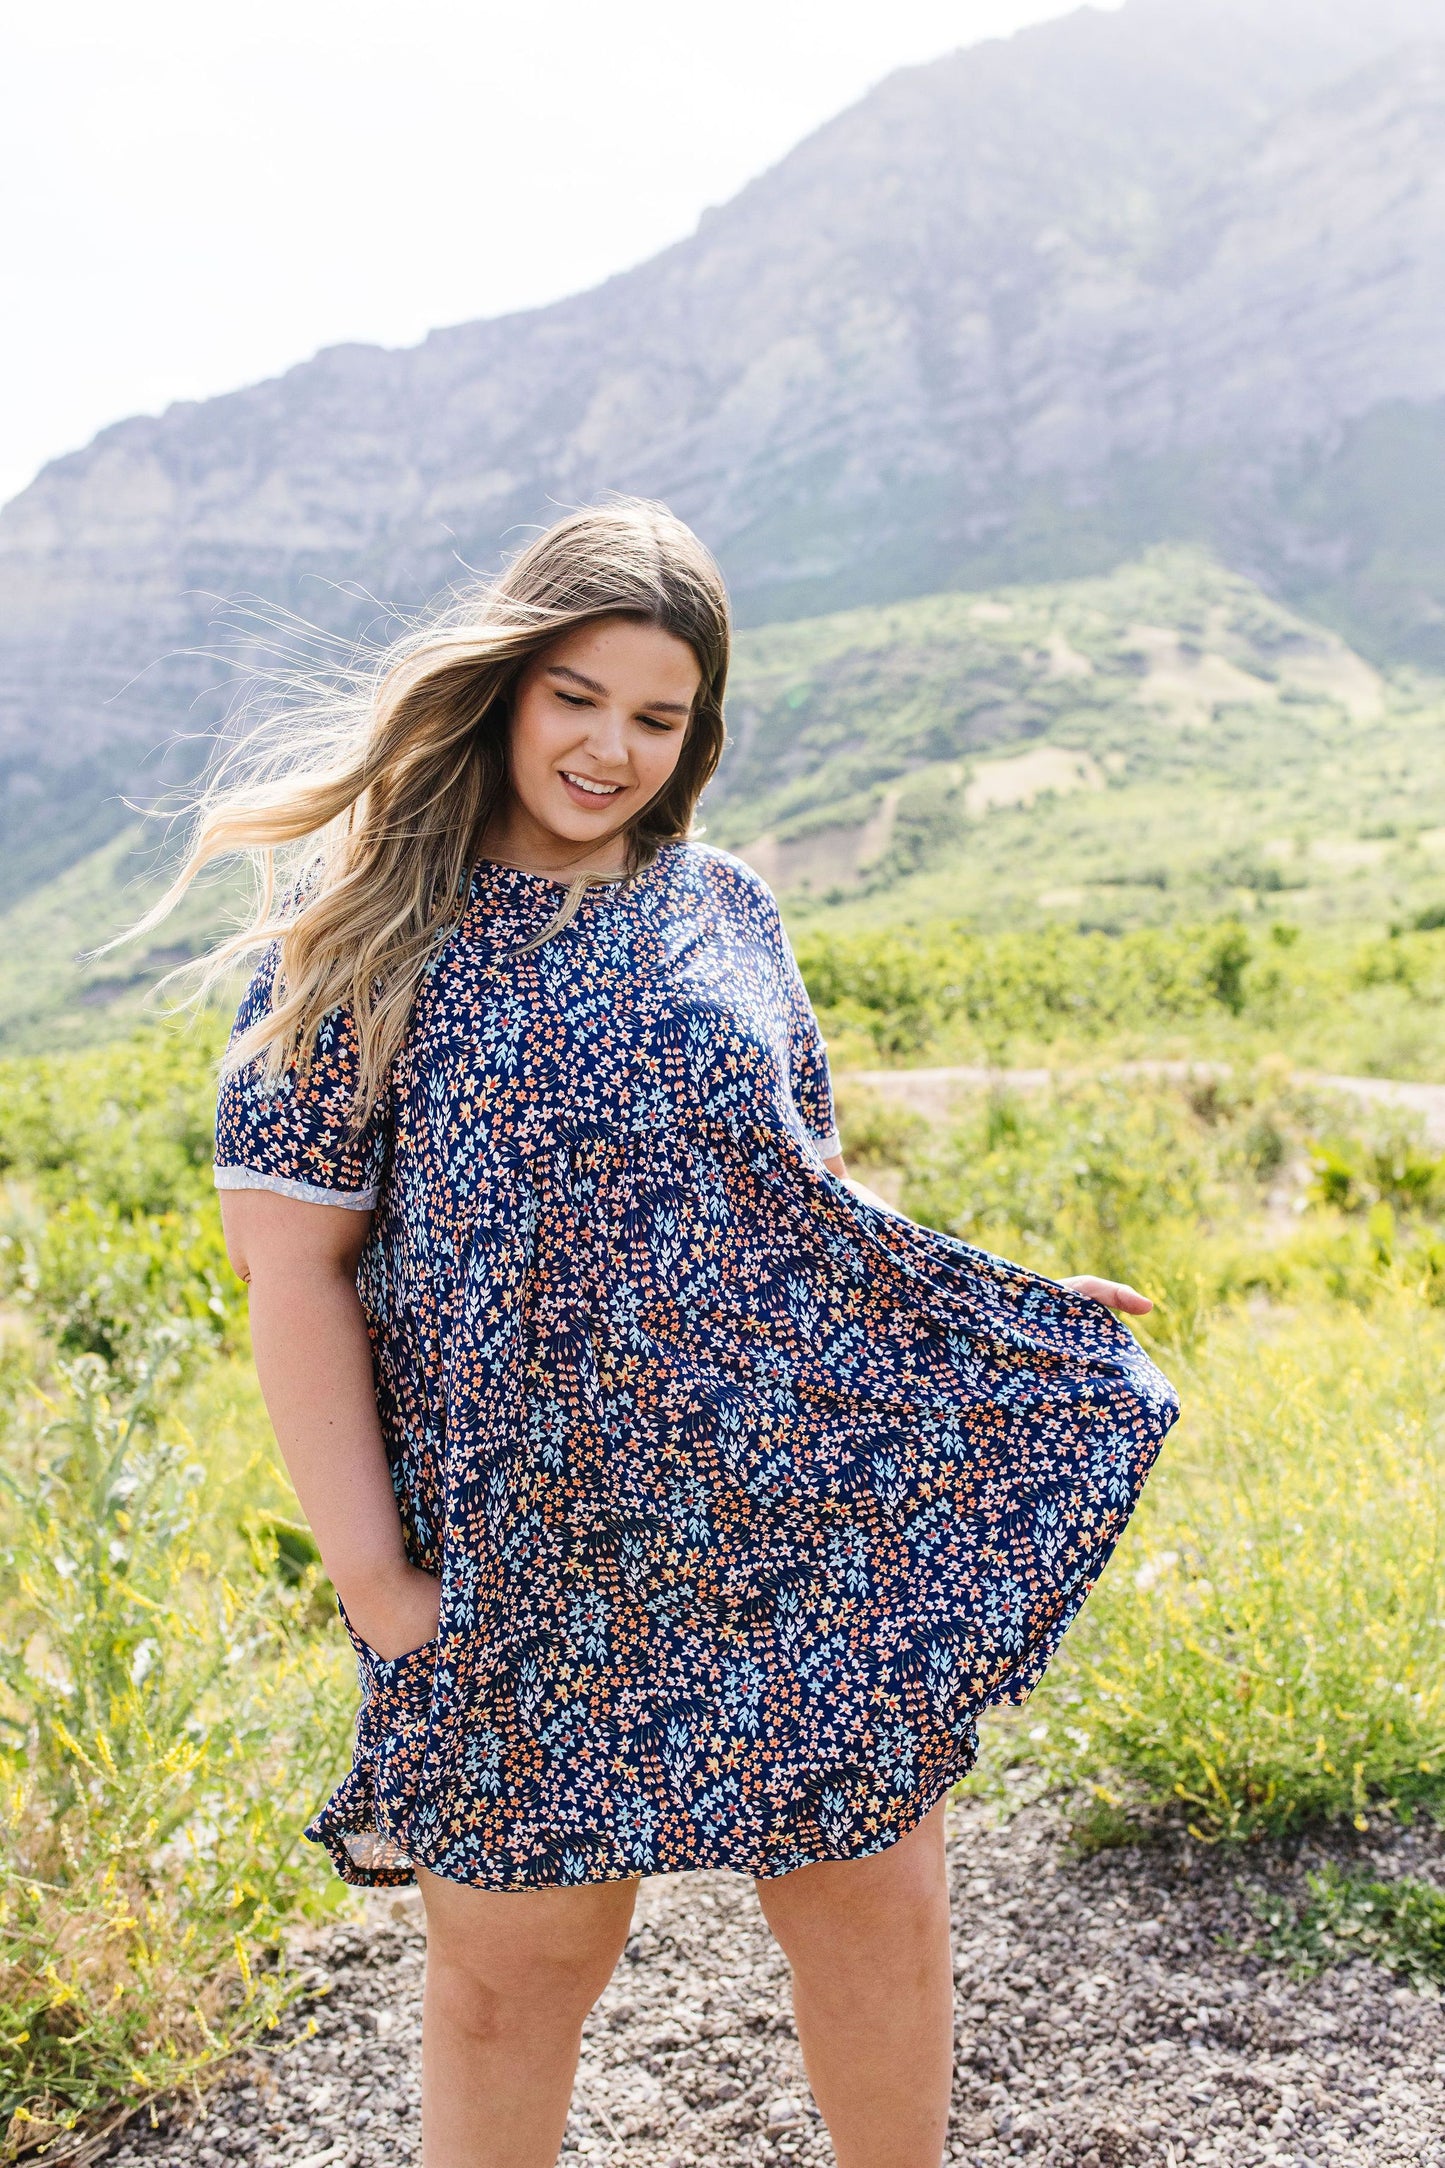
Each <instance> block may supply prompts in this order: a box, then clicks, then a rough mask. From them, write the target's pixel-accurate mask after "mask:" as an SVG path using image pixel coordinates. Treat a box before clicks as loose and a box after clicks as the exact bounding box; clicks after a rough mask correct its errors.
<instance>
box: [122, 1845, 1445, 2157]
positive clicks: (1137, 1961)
mask: <svg viewBox="0 0 1445 2168" xmlns="http://www.w3.org/2000/svg"><path fill="white" fill-rule="evenodd" d="M1353 1857H1354V1859H1355V1861H1356V1863H1357V1864H1358V1865H1360V1866H1363V1867H1366V1868H1368V1869H1369V1871H1370V1872H1372V1873H1377V1874H1381V1875H1390V1874H1397V1873H1408V1874H1414V1875H1419V1876H1422V1877H1423V1878H1425V1879H1428V1880H1432V1881H1436V1882H1445V1834H1442V1833H1439V1832H1434V1831H1430V1832H1425V1831H1421V1832H1419V1833H1418V1834H1411V1833H1404V1834H1402V1835H1396V1836H1394V1837H1393V1838H1391V1839H1386V1840H1382V1841H1381V1843H1380V1846H1379V1848H1378V1849H1377V1850H1373V1851H1366V1852H1363V1853H1359V1852H1357V1853H1355V1854H1354V1855H1353ZM952 1858H953V1875H954V1891H955V1923H956V1949H957V1956H956V1963H955V1973H956V1977H957V1981H958V2045H959V2059H958V2062H959V2067H958V2082H957V2086H956V2090H955V2097H954V2117H953V2125H952V2130H951V2134H950V2158H951V2159H952V2160H953V2161H955V2162H967V2163H968V2164H969V2168H985V2164H987V2168H995V2164H999V2163H1003V2162H1006V2161H1013V2160H1018V2159H1025V2160H1027V2161H1029V2162H1030V2163H1033V2164H1039V2168H1042V2164H1045V2163H1046V2164H1048V2168H1056V2164H1057V2168H1156V2164H1157V2168H1182V2164H1183V2163H1185V2162H1189V2163H1196V2162H1198V2163H1206V2162H1217V2163H1220V2164H1228V2168H1251V2164H1253V2163H1263V2162H1270V2163H1273V2164H1275V2168H1291V2164H1292V2168H1311V2164H1317V2163H1318V2164H1324V2163H1328V2164H1329V2168H1395V2164H1397V2163H1398V2164H1401V2168H1405V2164H1408V2168H1445V2007H1442V2004H1441V2002H1440V2000H1439V1998H1438V1997H1435V1996H1431V1995H1428V1994H1417V1993H1415V1992H1414V1991H1413V1990H1411V1989H1409V1988H1406V1987H1402V1986H1399V1985H1398V1984H1397V1983H1396V1982H1395V1980H1394V1979H1393V1978H1392V1977H1391V1976H1390V1975H1389V1974H1387V1973H1385V1972H1383V1971H1381V1970H1379V1969H1377V1968H1376V1967H1375V1966H1373V1965H1369V1964H1366V1963H1363V1962H1358V1961H1357V1962H1355V1963H1353V1964H1350V1965H1347V1966H1344V1967H1341V1968H1339V1969H1337V1970H1335V1971H1332V1972H1329V1973H1326V1974H1323V1975H1321V1976H1319V1977H1318V1978H1316V1979H1314V1980H1311V1981H1308V1982H1305V1983H1303V1984H1298V1985H1297V1984H1294V1983H1292V1982H1291V1981H1290V1979H1289V1978H1288V1977H1287V1975H1286V1974H1284V1973H1283V1972H1282V1971H1280V1970H1278V1969H1274V1968H1265V1967H1262V1966H1261V1965H1260V1963H1259V1962H1258V1961H1257V1960H1256V1959H1254V1958H1252V1957H1249V1956H1242V1955H1240V1954H1239V1952H1238V1946H1239V1944H1241V1943H1243V1942H1244V1941H1245V1940H1246V1938H1247V1937H1248V1936H1249V1934H1250V1933H1251V1930H1252V1928H1253V1925H1254V1916H1253V1914H1252V1913H1251V1912H1250V1910H1249V1907H1248V1905H1247V1903H1246V1902H1245V1899H1244V1897H1243V1895H1242V1894H1241V1892H1240V1889H1239V1888H1238V1886H1237V1885H1238V1882H1239V1879H1240V1877H1241V1874H1242V1871H1243V1870H1242V1867H1241V1863H1240V1860H1239V1858H1238V1856H1237V1855H1233V1856H1231V1855H1222V1854H1220V1853H1219V1852H1217V1851H1206V1850H1205V1849H1204V1848H1203V1847H1201V1846H1199V1845H1197V1844H1192V1843H1188V1842H1184V1843H1175V1842H1173V1841H1170V1842H1168V1843H1161V1844H1158V1845H1153V1846H1148V1847H1142V1848H1130V1849H1125V1850H1118V1851H1110V1852H1105V1853H1101V1854H1098V1855H1095V1856H1094V1857H1092V1858H1088V1859H1079V1858H1077V1857H1075V1856H1073V1855H1072V1854H1071V1853H1070V1851H1069V1850H1068V1848H1067V1846H1066V1845H1065V1844H1064V1842H1063V1841H1062V1836H1061V1832H1060V1828H1059V1825H1058V1823H1057V1822H1056V1821H1055V1820H1054V1819H1053V1818H1052V1817H1051V1816H1050V1815H1049V1813H1048V1812H1046V1811H1045V1810H1043V1809H1039V1808H1031V1809H1028V1810H1026V1811H1025V1812H1023V1813H1021V1814H1019V1815H1018V1816H1016V1817H1015V1818H1014V1819H1013V1820H1012V1821H1011V1822H1009V1823H1007V1824H1006V1825H999V1824H998V1823H996V1822H995V1820H994V1818H993V1816H992V1815H991V1813H990V1812H989V1811H988V1810H986V1809H985V1808H983V1807H982V1806H979V1805H977V1804H974V1803H968V1804H965V1805H963V1806H961V1807H959V1808H957V1809H955V1810H954V1816H953V1828H952ZM1318 1863H1319V1854H1318V1853H1312V1854H1306V1855H1303V1856H1302V1857H1301V1858H1300V1859H1299V1860H1297V1861H1295V1862H1293V1863H1289V1862H1285V1861H1282V1860H1278V1859H1276V1860H1274V1861H1273V1862H1271V1863H1268V1864H1265V1863H1262V1862H1261V1861H1259V1859H1258V1858H1257V1857H1254V1856H1252V1857H1251V1862H1250V1866H1249V1870H1248V1871H1249V1873H1250V1874H1251V1875H1252V1876H1253V1877H1255V1878H1256V1879H1258V1878H1260V1877H1261V1876H1267V1878H1268V1879H1269V1880H1270V1881H1271V1882H1273V1883H1275V1884H1278V1885H1280V1886H1287V1885H1291V1884H1293V1885H1295V1886H1298V1884H1299V1881H1300V1878H1301V1877H1302V1875H1303V1873H1304V1871H1305V1869H1306V1868H1307V1867H1308V1866H1310V1865H1311V1864H1314V1865H1317V1864H1318ZM368 1902H369V1905H370V1911H369V1914H368V1917H367V1919H366V1920H365V1921H364V1922H363V1923H362V1924H361V1925H359V1926H356V1927H350V1926H348V1927H345V1928H341V1929H337V1930H333V1931H332V1932H331V1933H330V1934H329V1935H328V1937H327V1938H326V1939H325V1941H324V1942H323V1943H321V1944H320V1945H319V1946H318V1947H317V1949H316V1950H315V1951H314V1952H313V1953H312V1956H313V1960H314V1962H315V1963H316V1965H317V1969H318V1983H319V1982H320V1980H321V1979H322V1978H323V1977H324V1978H325V1979H326V1980H329V1982H330V1983H331V1985H330V1992H329V1993H328V1994H327V1995H325V1996H324V1998H322V1999H320V2000H318V2001H316V2002H315V2003H313V2004H312V2005H311V2014H312V2016H313V2018H314V2022H315V2025H316V2031H315V2033H314V2035H313V2036H311V2037H309V2038H306V2037H302V2038H300V2039H298V2040H296V2041H295V2042H294V2043H293V2044H292V2045H290V2046H289V2047H288V2048H286V2049H285V2050H284V2051H282V2052H278V2053H277V2054H275V2055H273V2056H270V2057H268V2058H267V2059H266V2060H265V2062H264V2063H261V2064H257V2065H255V2066H254V2067H253V2068H251V2069H250V2070H248V2071H245V2072H238V2073H237V2074H235V2075H234V2076H233V2077H232V2078H231V2079H230V2080H229V2081H228V2082H227V2083H226V2084H225V2085H224V2086H223V2087H222V2088H221V2089H219V2090H218V2091H217V2092H215V2093H213V2094H212V2095H211V2096H210V2099H209V2102H208V2104H207V2108H206V2112H205V2113H204V2115H203V2116H202V2117H200V2118H198V2119H196V2120H194V2121H191V2122H189V2123H182V2122H179V2121H177V2122H173V2123H172V2124H170V2125H163V2126H162V2127H161V2128H160V2129H158V2130H155V2131H151V2130H145V2129H140V2128H136V2127H133V2128H132V2130H131V2132H130V2133H129V2134H128V2135H127V2136H126V2137H125V2138H124V2139H122V2140H121V2141H120V2142H119V2143H118V2144H117V2145H115V2146H113V2148H112V2150H111V2151H110V2153H109V2154H108V2155H107V2156H106V2158H107V2162H108V2164H109V2168H162V2164H165V2168H182V2164H184V2168H223V2164H226V2163H230V2162H247V2163H250V2164H251V2168H405V2164H407V2163H409V2162H413V2161H415V2159H416V2158H417V2152H416V2107H417V2089H416V2044H417V2026H418V2016H419V1998H420V1990H421V1977H422V1962H423V1947H424V1945H423V1940H422V1935H421V1932H420V1922H419V1916H418V1910H417V1900H416V1899H415V1897H414V1896H411V1895H401V1894H398V1895H393V1896H390V1897H386V1898H383V1897H377V1898H374V1899H371V1900H368ZM1231 1945H1233V1946H1231ZM574 2160H575V2161H577V2162H578V2163H579V2164H580V2163H581V2162H582V2161H587V2162H592V2163H598V2164H605V2168H743V2164H744V2163H747V2164H749V2168H762V2164H769V2168H771V2164H774V2163H784V2162H797V2163H800V2164H804V2168H825V2164H827V2163H829V2162H831V2160H832V2154H831V2152H830V2150H829V2147H828V2144H827V2140H826V2138H825V2137H824V2135H823V2132H822V2130H821V2127H820V2125H819V2123H818V2120H817V2117H816V2114H815V2112H814V2110H813V2109H812V2106H811V2103H810V2101H809V2098H808V2092H807V2088H806V2085H805V2083H804V2079H803V2074H802V2067H801V2064H800V2062H799V2059H798V2050H797V2043H796V2041H795V2039H794V2037H793V2029H792V2024H791V2020H790V2018H789V2015H788V2001H787V1992H786V1972H785V1968H784V1966H783V1963H782V1961H781V1959H780V1957H779V1956H778V1954H777V1951H776V1949H775V1948H774V1946H773V1944H772V1942H771V1941H770V1939H769V1937H768V1935H767V1933H766V1930H765V1929H764V1928H763V1926H762V1923H761V1920H760V1918H759V1915H758V1910H757V1905H756V1903H755V1901H754V1898H753V1894H752V1891H751V1888H750V1886H749V1885H748V1884H747V1883H745V1882H742V1881H740V1880H738V1879H736V1878H734V1877H732V1876H728V1875H711V1874H709V1875H701V1874H700V1875H688V1876H662V1877H659V1878H657V1879H656V1880H654V1881H650V1882H647V1883H645V1884H644V1885H643V1889H642V1893H641V1896H640V1898H639V1902H638V1910H637V1923H636V1927H635V1929H634V1932H633V1935H632V1939H631V1941H630V1942H629V1944H628V1947H627V1953H626V1956H625V1957H624V1959H623V1961H622V1963H621V1964H620V1965H619V1967H618V1970H617V1974H616V1976H615V1978H614V1980H613V1983H612V1985H611V1987H610V1988H609V1989H608V1991H607V1994H606V1996H605V1997H604V1999H603V2001H602V2002H601V2004H600V2005H599V2006H598V2009H597V2011H596V2012H595V2014H594V2016H593V2019H592V2021H591V2023H590V2025H589V2027H588V2033H587V2039H586V2044H585V2048H584V2054H583V2063H582V2073H581V2077H580V2080H579V2084H578V2090H577V2098H576V2102H575V2104H574V2108H573V2114H572V2120H571V2123H570V2125H569V2128H568V2134H567V2140H566V2146H565V2148H564V2152H563V2162H564V2164H565V2163H567V2162H569V2161H574Z"/></svg>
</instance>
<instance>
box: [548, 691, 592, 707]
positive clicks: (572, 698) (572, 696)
mask: <svg viewBox="0 0 1445 2168" xmlns="http://www.w3.org/2000/svg"><path fill="white" fill-rule="evenodd" d="M557 698H558V699H559V700H560V701H561V702H562V704H563V705H564V707H569V708H590V707H591V705H592V703H591V701H590V700H589V699H587V697H586V696H585V694H583V693H563V692H559V693H558V695H557Z"/></svg>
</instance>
